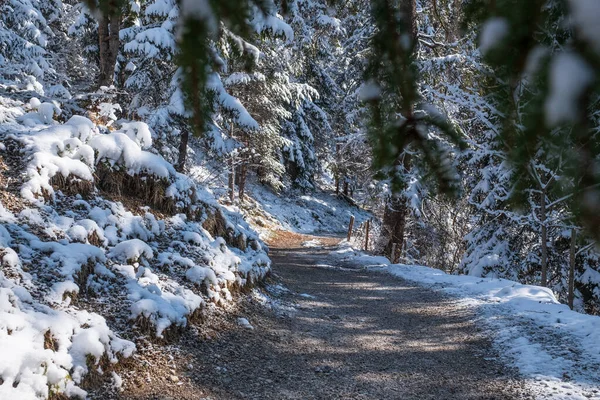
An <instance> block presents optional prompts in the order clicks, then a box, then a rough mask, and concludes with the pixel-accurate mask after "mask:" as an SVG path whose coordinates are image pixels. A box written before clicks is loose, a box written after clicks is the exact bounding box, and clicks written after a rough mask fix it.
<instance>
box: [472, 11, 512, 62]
mask: <svg viewBox="0 0 600 400" xmlns="http://www.w3.org/2000/svg"><path fill="white" fill-rule="evenodd" d="M508 30H509V27H508V22H507V21H506V19H504V18H501V17H495V18H490V19H488V20H487V21H486V22H485V24H484V25H483V27H482V29H481V35H480V37H479V50H480V51H481V53H482V54H486V53H488V52H489V51H491V50H493V49H494V47H496V46H497V45H498V44H499V43H500V42H501V41H502V40H503V39H504V38H505V37H506V35H507V34H508Z"/></svg>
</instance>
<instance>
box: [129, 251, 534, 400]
mask: <svg viewBox="0 0 600 400" xmlns="http://www.w3.org/2000/svg"><path fill="white" fill-rule="evenodd" d="M271 257H272V259H273V261H274V282H273V283H272V284H271V285H270V286H267V289H268V291H269V293H270V294H269V296H268V297H267V300H266V301H267V303H266V304H267V305H270V307H265V304H261V301H260V299H257V298H256V296H255V297H254V299H253V300H251V299H248V300H246V301H242V302H241V304H240V306H239V309H237V310H235V311H234V313H233V314H234V316H233V317H231V318H232V321H235V317H242V316H243V317H246V318H248V320H249V321H250V323H251V324H252V325H253V326H254V329H253V330H250V329H247V328H246V329H245V328H243V327H240V326H237V325H236V324H234V323H232V324H230V326H229V328H228V329H225V330H224V331H220V332H219V333H217V334H215V335H214V338H212V339H209V340H206V339H204V340H201V339H200V338H199V336H198V333H197V332H196V333H193V330H191V331H190V333H187V334H185V336H184V337H183V338H182V340H181V341H180V342H179V343H178V344H177V346H173V347H172V348H171V351H172V354H173V355H174V358H173V356H171V355H169V357H170V358H171V362H172V363H173V369H172V370H171V372H172V373H174V374H176V375H177V376H179V377H180V378H177V382H175V381H169V380H168V379H167V380H166V381H164V383H163V384H156V383H152V384H141V385H138V386H137V387H135V388H133V389H131V388H130V389H128V390H126V391H125V392H124V393H123V394H122V395H121V396H120V397H121V398H127V399H214V400H216V399H219V400H231V399H261V400H262V399H303V400H305V399H406V400H410V399H415V400H416V399H419V400H425V399H444V400H449V399H461V400H468V399H489V400H491V399H497V400H500V399H531V398H532V397H531V395H529V394H528V393H527V390H526V389H524V384H523V383H522V381H520V380H519V378H518V376H517V375H516V373H515V372H514V371H513V370H511V369H509V368H507V367H505V366H503V365H502V364H500V363H499V362H498V361H496V358H497V354H494V352H493V351H492V350H491V348H490V342H489V340H488V339H486V338H485V336H484V332H481V331H480V329H479V328H478V327H477V326H475V325H474V324H473V322H472V315H471V314H470V311H469V310H467V309H465V308H462V307H461V306H459V305H458V304H457V303H456V302H455V301H453V300H452V299H451V298H447V297H443V296H442V295H440V294H438V293H434V292H432V291H429V290H427V289H423V288H420V287H416V286H414V285H412V284H410V283H408V282H405V281H402V280H399V279H397V278H394V277H392V276H389V275H387V274H380V273H373V272H366V271H364V270H362V269H361V268H352V266H345V268H341V267H330V266H326V265H325V264H327V263H328V262H331V261H330V260H328V257H327V252H326V251H324V250H319V249H293V250H286V249H273V250H272V253H271ZM285 288H287V289H289V290H286V289H285ZM264 301H265V300H264V299H263V302H264ZM167 362H169V361H168V360H167Z"/></svg>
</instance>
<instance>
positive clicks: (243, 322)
mask: <svg viewBox="0 0 600 400" xmlns="http://www.w3.org/2000/svg"><path fill="white" fill-rule="evenodd" d="M237 322H238V325H240V326H241V327H242V328H245V329H250V330H253V329H254V327H253V326H252V325H251V324H250V322H249V321H248V320H247V319H246V318H242V317H240V318H238V319H237Z"/></svg>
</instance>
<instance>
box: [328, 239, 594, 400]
mask: <svg viewBox="0 0 600 400" xmlns="http://www.w3.org/2000/svg"><path fill="white" fill-rule="evenodd" d="M332 256H333V257H335V258H337V259H340V260H346V261H351V262H357V263H360V264H362V265H364V266H365V267H369V268H373V269H374V270H377V271H385V272H387V273H390V274H392V275H394V276H397V277H400V278H403V279H406V280H409V281H413V282H415V283H417V284H419V285H422V286H424V287H427V288H430V289H432V290H436V291H442V292H444V293H447V294H449V295H452V296H455V297H456V298H457V299H458V301H460V302H461V303H463V304H464V305H466V306H468V307H470V308H472V309H473V310H474V311H476V314H477V315H479V320H478V322H479V323H480V324H482V325H484V326H486V327H487V328H488V329H487V333H488V334H489V335H490V336H491V337H492V339H493V341H494V344H495V345H496V346H497V347H498V349H499V352H500V354H502V357H504V358H505V361H507V362H508V363H510V364H511V365H514V366H515V367H517V368H518V369H519V371H520V372H521V374H522V375H523V376H524V378H525V379H526V381H527V383H528V385H529V386H530V388H531V391H532V392H533V393H534V394H535V395H536V396H537V398H539V399H553V400H563V399H581V400H583V399H595V400H598V399H600V317H597V316H591V315H585V314H580V313H577V312H574V311H571V310H570V309H569V307H567V306H566V305H564V304H560V303H559V302H558V301H557V300H556V297H555V296H554V294H553V293H552V291H551V290H550V289H547V288H543V287H539V286H532V285H522V284H520V283H517V282H514V281H510V280H506V279H489V278H477V277H472V276H464V275H448V274H446V273H444V272H443V271H440V270H437V269H433V268H428V267H423V266H415V265H402V264H395V265H390V264H389V262H388V261H387V259H385V258H384V257H372V256H369V255H367V254H364V253H362V252H360V251H357V250H354V249H352V248H351V247H350V246H348V245H342V246H341V247H340V249H339V250H337V251H335V252H333V253H332Z"/></svg>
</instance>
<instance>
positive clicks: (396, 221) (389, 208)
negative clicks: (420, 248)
mask: <svg viewBox="0 0 600 400" xmlns="http://www.w3.org/2000/svg"><path fill="white" fill-rule="evenodd" d="M407 215H408V206H407V204H406V197H404V195H402V194H398V193H394V194H392V196H391V197H390V199H389V200H388V202H387V204H386V205H385V211H384V213H383V224H382V235H383V237H382V239H383V243H382V245H383V252H384V254H386V255H390V257H393V255H392V247H394V245H396V246H400V248H402V245H403V243H404V231H405V228H406V217H407Z"/></svg>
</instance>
